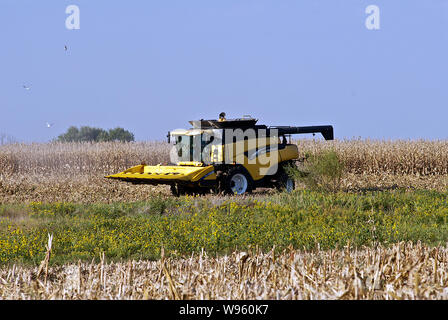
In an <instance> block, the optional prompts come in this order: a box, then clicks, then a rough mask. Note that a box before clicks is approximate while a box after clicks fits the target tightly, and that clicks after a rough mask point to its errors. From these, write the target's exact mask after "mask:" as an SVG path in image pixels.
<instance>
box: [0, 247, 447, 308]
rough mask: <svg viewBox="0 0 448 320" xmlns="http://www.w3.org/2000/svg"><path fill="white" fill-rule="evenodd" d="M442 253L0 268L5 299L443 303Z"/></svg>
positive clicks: (202, 256) (349, 252) (371, 251)
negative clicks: (40, 273) (41, 273)
mask: <svg viewBox="0 0 448 320" xmlns="http://www.w3.org/2000/svg"><path fill="white" fill-rule="evenodd" d="M447 270H448V249H447V248H445V247H436V248H429V247H426V246H422V245H421V244H419V243H417V244H411V243H399V244H395V245H394V246H391V247H388V248H385V247H381V246H378V247H376V248H362V249H358V250H356V249H353V248H350V247H345V248H344V249H341V250H330V251H321V250H319V249H316V250H314V251H310V252H305V251H299V250H292V249H291V250H284V251H283V252H282V253H275V251H274V250H272V251H271V252H268V253H262V252H260V251H258V250H253V251H252V252H249V253H247V252H234V253H233V254H231V255H226V256H221V257H212V256H208V255H207V253H206V252H201V253H199V254H196V255H192V256H191V257H190V258H184V259H180V258H178V259H176V258H165V257H163V256H162V258H161V259H160V260H158V261H128V262H123V263H108V262H107V261H106V259H105V258H104V256H102V257H101V261H100V262H99V263H94V262H92V263H81V262H79V263H77V264H76V263H75V264H68V265H62V266H53V267H50V268H49V270H48V279H47V280H46V282H44V281H43V280H42V279H41V278H37V277H36V273H37V268H36V267H34V268H33V267H25V266H16V265H14V266H10V267H1V268H0V297H2V298H3V299H157V300H158V299H173V300H174V299H292V300H294V299H369V300H375V299H386V300H395V299H447V298H448V290H447V289H446V288H447V285H448V272H447Z"/></svg>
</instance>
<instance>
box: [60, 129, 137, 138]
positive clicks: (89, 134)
mask: <svg viewBox="0 0 448 320" xmlns="http://www.w3.org/2000/svg"><path fill="white" fill-rule="evenodd" d="M56 140H57V141H60V142H83V141H87V142H100V141H121V142H130V141H134V134H133V133H131V132H129V131H127V130H124V129H123V128H119V127H117V128H115V129H109V130H108V131H106V130H104V129H100V128H94V127H88V126H82V127H81V128H79V129H78V128H77V127H75V126H71V127H70V128H68V130H67V132H66V133H64V134H61V135H60V136H58V137H57V139H56Z"/></svg>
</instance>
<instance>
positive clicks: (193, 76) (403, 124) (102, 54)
mask: <svg viewBox="0 0 448 320" xmlns="http://www.w3.org/2000/svg"><path fill="white" fill-rule="evenodd" d="M372 4H373V5H377V6H378V7H379V8H380V17H381V20H380V23H381V25H380V30H368V29H367V28H366V27H365V20H366V18H367V16H368V15H367V14H366V13H365V9H366V7H367V6H368V5H372ZM68 5H77V6H78V7H79V9H80V27H81V28H80V30H68V29H67V28H66V26H65V20H66V18H67V17H68V15H67V14H66V13H65V9H66V7H67V6H68ZM0 38H1V50H0V88H1V89H0V133H3V134H8V135H11V136H14V137H15V138H16V139H18V140H20V141H25V142H33V141H37V142H43V141H48V140H50V139H52V138H54V137H56V136H57V135H59V134H61V133H63V132H65V130H66V129H67V128H68V127H69V126H71V125H76V126H81V125H90V126H97V127H102V128H105V129H108V128H113V127H117V126H121V127H124V128H126V129H128V130H130V131H132V132H134V133H135V136H136V139H138V140H161V139H164V138H165V135H166V132H167V131H168V130H170V129H175V128H186V127H188V120H192V119H199V118H205V119H208V118H216V117H217V115H218V114H219V113H220V112H221V111H225V112H226V113H227V115H228V117H239V116H242V115H246V114H250V115H252V116H254V117H256V118H258V119H260V120H259V123H260V124H262V123H263V124H268V125H298V126H300V125H319V124H332V125H334V127H335V136H336V138H339V139H344V138H348V139H349V138H358V137H361V138H372V139H420V138H422V139H446V138H448V128H447V119H448V82H447V75H448V61H447V59H448V1H446V0H424V1H422V0H420V1H416V0H394V1H390V0H370V1H363V0H320V1H316V0H308V1H298V0H281V1H278V0H277V1H274V0H271V1H268V0H225V1H224V0H222V1H210V0H189V1H185V0H177V1H174V0H168V1H148V0H130V1H105V0H95V1H91V0H89V1H87V0H78V1H76V0H71V1H62V0H48V1H33V0H28V1H25V0H1V2H0ZM65 45H67V46H68V48H69V50H68V51H67V52H65V50H64V46H65ZM23 85H29V86H31V89H30V90H25V89H24V88H23V87H22V86H23ZM46 122H50V123H54V126H53V127H52V128H46V126H45V123H46Z"/></svg>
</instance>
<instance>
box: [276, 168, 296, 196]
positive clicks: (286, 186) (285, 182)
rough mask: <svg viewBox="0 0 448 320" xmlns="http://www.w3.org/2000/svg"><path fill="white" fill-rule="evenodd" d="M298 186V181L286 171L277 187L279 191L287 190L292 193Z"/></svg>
mask: <svg viewBox="0 0 448 320" xmlns="http://www.w3.org/2000/svg"><path fill="white" fill-rule="evenodd" d="M295 188H296V183H295V181H294V179H293V178H291V177H290V176H289V175H288V174H287V173H286V172H282V173H281V174H280V177H279V179H278V182H277V189H278V190H279V191H286V192H288V193H291V192H293V191H294V189H295Z"/></svg>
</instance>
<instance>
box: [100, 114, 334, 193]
mask: <svg viewBox="0 0 448 320" xmlns="http://www.w3.org/2000/svg"><path fill="white" fill-rule="evenodd" d="M257 121H258V120H257V119H254V118H251V117H247V116H246V117H243V118H238V119H229V120H227V119H226V118H225V114H224V113H221V114H220V117H219V119H218V120H203V119H201V120H198V121H190V124H191V125H192V128H191V129H188V130H175V131H171V132H169V133H168V142H169V143H171V142H173V149H172V152H171V154H170V157H171V162H172V163H175V164H174V165H169V166H162V165H156V166H148V165H144V164H142V165H139V166H136V167H132V168H130V169H127V170H125V171H123V172H121V173H117V174H113V175H110V176H107V177H106V178H110V179H118V180H122V181H127V182H131V183H135V184H141V183H143V184H152V185H158V184H166V185H170V186H171V191H172V193H173V194H174V195H176V196H179V195H183V194H205V193H209V192H214V193H227V194H244V193H246V192H251V191H252V190H254V189H256V188H258V187H263V188H271V187H276V188H278V189H286V190H287V191H288V192H290V191H292V190H293V189H294V180H292V179H291V178H290V177H288V175H287V174H286V171H285V166H287V165H290V164H295V161H296V160H297V158H298V155H299V153H298V149H297V145H295V144H291V143H290V141H289V143H288V141H287V137H290V135H292V134H302V133H313V134H314V133H321V134H322V135H323V137H324V138H325V139H326V140H333V127H332V126H308V127H286V126H282V127H267V126H265V125H257V124H256V123H257Z"/></svg>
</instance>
